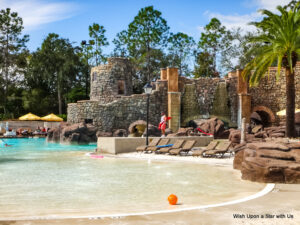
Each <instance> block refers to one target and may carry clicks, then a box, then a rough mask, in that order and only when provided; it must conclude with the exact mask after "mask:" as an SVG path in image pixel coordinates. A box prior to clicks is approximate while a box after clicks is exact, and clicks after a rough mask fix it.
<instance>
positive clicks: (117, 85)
mask: <svg viewBox="0 0 300 225" xmlns="http://www.w3.org/2000/svg"><path fill="white" fill-rule="evenodd" d="M133 74H134V69H133V66H132V65H131V62H130V61H129V60H128V59H126V58H117V57H115V58H109V59H108V64H105V65H100V66H97V67H93V68H92V71H91V93H90V99H91V100H92V101H99V102H100V103H104V104H105V103H108V102H112V101H114V100H116V99H119V98H121V96H129V95H131V94H132V76H133Z"/></svg>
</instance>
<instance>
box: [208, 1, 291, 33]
mask: <svg viewBox="0 0 300 225" xmlns="http://www.w3.org/2000/svg"><path fill="white" fill-rule="evenodd" d="M289 2H290V0H252V1H251V2H250V3H249V2H248V3H247V5H248V6H251V7H252V8H254V11H253V12H250V13H248V14H243V15H239V14H233V15H224V14H221V13H216V12H210V11H206V12H205V13H204V15H207V16H208V17H209V18H210V19H211V18H213V17H216V18H218V19H219V20H220V21H221V23H222V24H223V25H224V26H225V27H227V28H228V29H232V28H237V27H241V28H242V29H243V30H244V31H254V30H255V27H254V26H252V25H249V23H250V22H253V21H257V20H259V19H261V18H262V16H261V14H259V13H258V12H257V10H258V9H268V10H270V11H272V12H275V11H276V7H277V6H278V5H281V6H284V5H286V4H288V3H289Z"/></svg>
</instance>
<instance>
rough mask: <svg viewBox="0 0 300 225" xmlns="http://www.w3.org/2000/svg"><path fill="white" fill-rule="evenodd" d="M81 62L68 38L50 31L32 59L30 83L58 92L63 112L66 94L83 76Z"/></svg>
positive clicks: (50, 91)
mask: <svg viewBox="0 0 300 225" xmlns="http://www.w3.org/2000/svg"><path fill="white" fill-rule="evenodd" d="M81 66H82V64H81V62H80V60H79V56H78V55H77V54H76V50H75V49H74V47H73V46H72V44H71V43H70V41H69V40H68V39H64V38H60V37H59V36H58V35H57V34H54V33H50V34H49V35H48V36H47V38H46V39H45V40H44V42H43V43H42V47H41V48H40V49H38V50H37V52H36V53H35V54H34V55H33V57H32V59H31V60H30V69H29V72H28V75H27V80H28V81H31V82H28V85H31V88H33V85H34V84H35V83H36V87H39V86H40V85H42V86H43V87H45V88H47V90H48V91H49V94H50V93H53V94H54V93H56V96H57V98H56V100H57V101H58V112H59V114H62V113H63V108H62V107H63V102H64V99H63V97H64V95H65V94H66V93H67V92H68V91H70V90H71V88H72V87H74V85H75V82H76V81H77V80H78V77H79V76H82V73H80V72H81Z"/></svg>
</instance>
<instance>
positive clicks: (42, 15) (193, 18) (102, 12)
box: [0, 0, 290, 54]
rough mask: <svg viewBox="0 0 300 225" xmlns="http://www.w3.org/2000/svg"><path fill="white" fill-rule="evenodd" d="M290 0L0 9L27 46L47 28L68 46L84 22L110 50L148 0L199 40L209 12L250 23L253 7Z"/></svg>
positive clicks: (121, 1)
mask: <svg viewBox="0 0 300 225" xmlns="http://www.w3.org/2000/svg"><path fill="white" fill-rule="evenodd" d="M289 1H290V0H0V9H4V8H11V9H12V11H14V12H18V14H19V16H20V17H22V19H23V22H24V31H23V32H24V34H29V36H30V41H29V43H28V44H27V46H28V48H29V49H30V51H35V50H36V49H37V48H38V47H40V46H41V44H42V42H43V40H44V39H45V38H46V36H47V35H48V34H49V33H57V34H59V35H60V36H61V37H63V38H68V39H69V40H70V41H71V42H73V43H74V45H79V44H80V42H81V41H82V40H88V39H89V36H88V26H89V25H92V24H93V23H98V24H100V25H103V26H104V28H105V29H106V37H107V39H108V41H109V42H110V45H109V46H108V47H105V49H104V53H106V54H109V53H110V52H111V51H112V50H113V44H112V40H113V39H114V38H115V36H116V34H117V33H118V32H120V31H122V30H124V29H126V28H127V26H128V24H129V23H130V22H132V21H133V19H134V17H135V16H136V15H137V13H138V11H139V10H140V9H141V8H143V7H146V6H150V5H153V6H154V9H156V10H159V11H160V12H162V17H163V18H164V19H166V20H167V22H168V25H169V27H170V31H171V32H173V33H176V32H183V33H186V34H188V35H190V36H192V37H193V38H194V39H195V41H196V42H198V41H199V38H200V34H201V31H203V27H205V25H206V24H208V23H209V21H210V19H211V18H213V17H216V18H218V19H219V20H220V21H221V23H222V24H223V25H225V26H226V27H227V28H229V29H231V28H235V27H241V28H243V29H244V30H245V31H251V30H253V29H254V28H253V27H251V26H249V25H247V24H248V23H249V22H251V21H256V20H259V19H260V18H261V17H260V14H259V13H258V12H257V10H258V9H269V10H271V11H274V10H275V8H276V6H277V5H286V4H287V3H288V2H289Z"/></svg>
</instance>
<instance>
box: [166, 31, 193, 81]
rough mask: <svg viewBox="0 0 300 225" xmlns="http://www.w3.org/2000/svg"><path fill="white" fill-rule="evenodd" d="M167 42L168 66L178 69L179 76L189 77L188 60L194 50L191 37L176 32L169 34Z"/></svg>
mask: <svg viewBox="0 0 300 225" xmlns="http://www.w3.org/2000/svg"><path fill="white" fill-rule="evenodd" d="M168 41H169V48H168V50H169V55H170V63H171V64H170V66H173V67H178V69H179V75H183V74H185V75H186V76H189V75H190V71H189V66H188V60H189V59H190V57H191V56H192V54H193V52H194V50H193V49H194V48H195V45H196V43H195V41H194V39H193V38H192V37H190V36H188V35H186V34H184V33H181V32H178V33H176V34H173V33H171V34H170V37H169V39H168Z"/></svg>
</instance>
